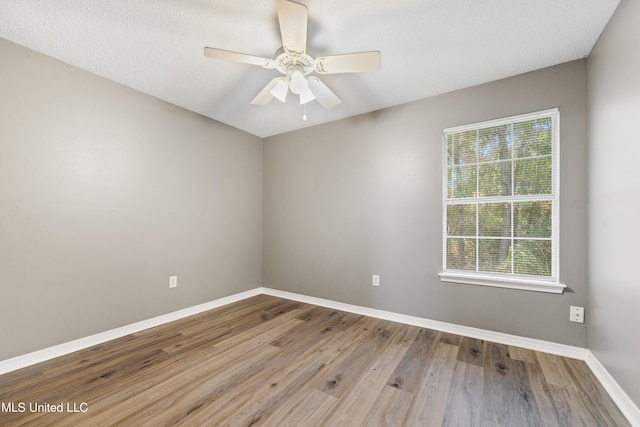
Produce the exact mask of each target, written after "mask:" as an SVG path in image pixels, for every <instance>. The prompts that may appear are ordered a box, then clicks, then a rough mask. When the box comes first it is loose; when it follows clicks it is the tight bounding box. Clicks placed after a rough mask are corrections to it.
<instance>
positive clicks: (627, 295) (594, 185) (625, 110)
mask: <svg viewBox="0 0 640 427" xmlns="http://www.w3.org/2000/svg"><path fill="white" fill-rule="evenodd" d="M639 22H640V1H637V0H636V1H630V0H623V1H622V3H621V4H620V6H619V7H618V10H617V11H616V13H615V15H614V16H613V18H612V19H611V21H610V22H609V24H608V26H607V28H606V29H605V31H604V33H603V34H602V36H601V37H600V40H599V41H598V43H597V44H596V46H595V48H594V49H593V51H592V53H591V55H590V56H589V60H588V75H589V80H588V81H589V104H588V105H589V124H590V126H589V128H590V135H589V144H590V150H589V152H590V156H589V157H590V159H589V171H590V180H589V214H590V227H589V308H590V313H591V316H590V325H589V347H590V349H591V350H592V351H593V353H594V354H595V355H596V357H597V358H598V360H600V361H601V362H602V363H603V364H604V366H605V367H606V368H607V370H608V371H609V372H610V373H611V374H612V375H613V377H614V378H615V379H616V380H617V381H618V383H619V384H620V385H621V386H622V387H623V388H624V389H625V391H626V392H627V394H628V395H629V396H630V397H631V399H633V400H634V401H635V402H636V404H637V405H640V368H639V367H638V355H639V354H640V333H639V332H638V327H639V326H640V320H639V314H640V308H639V307H638V304H640V280H639V279H638V263H639V259H640V257H639V255H640V228H639V221H638V218H640V211H639V210H640V202H639V199H640V167H639V166H638V160H640V133H639V132H638V125H639V124H640V25H638V23H639Z"/></svg>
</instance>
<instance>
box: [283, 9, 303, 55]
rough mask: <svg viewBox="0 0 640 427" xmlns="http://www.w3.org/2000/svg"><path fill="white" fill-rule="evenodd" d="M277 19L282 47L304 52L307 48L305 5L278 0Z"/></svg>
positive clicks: (298, 52)
mask: <svg viewBox="0 0 640 427" xmlns="http://www.w3.org/2000/svg"><path fill="white" fill-rule="evenodd" d="M278 20H279V21H280V34H281V35H282V47H283V48H284V49H285V50H286V51H288V52H291V53H297V54H300V55H302V54H304V53H305V52H306V50H307V6H305V5H303V4H300V3H296V2H292V1H288V0H279V1H278Z"/></svg>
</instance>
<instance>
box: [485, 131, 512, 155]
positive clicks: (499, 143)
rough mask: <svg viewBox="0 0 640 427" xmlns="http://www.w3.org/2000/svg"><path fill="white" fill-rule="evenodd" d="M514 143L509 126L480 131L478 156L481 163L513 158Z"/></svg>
mask: <svg viewBox="0 0 640 427" xmlns="http://www.w3.org/2000/svg"><path fill="white" fill-rule="evenodd" d="M511 148H512V142H511V137H510V135H509V125H503V126H495V127H491V128H485V129H480V130H479V131H478V156H479V160H480V161H481V162H487V161H492V160H504V159H510V158H511Z"/></svg>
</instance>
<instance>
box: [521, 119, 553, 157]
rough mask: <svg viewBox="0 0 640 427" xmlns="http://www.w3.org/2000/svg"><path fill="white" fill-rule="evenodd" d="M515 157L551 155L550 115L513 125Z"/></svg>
mask: <svg viewBox="0 0 640 427" xmlns="http://www.w3.org/2000/svg"><path fill="white" fill-rule="evenodd" d="M513 134H514V142H515V150H516V157H530V156H544V155H551V137H552V120H551V117H545V118H542V119H536V120H529V121H526V122H520V123H515V124H514V125H513Z"/></svg>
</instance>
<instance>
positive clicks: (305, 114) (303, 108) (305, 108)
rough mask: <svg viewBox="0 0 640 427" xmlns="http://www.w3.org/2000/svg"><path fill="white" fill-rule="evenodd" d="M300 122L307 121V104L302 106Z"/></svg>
mask: <svg viewBox="0 0 640 427" xmlns="http://www.w3.org/2000/svg"><path fill="white" fill-rule="evenodd" d="M302 120H304V121H305V122H306V121H307V104H302Z"/></svg>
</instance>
